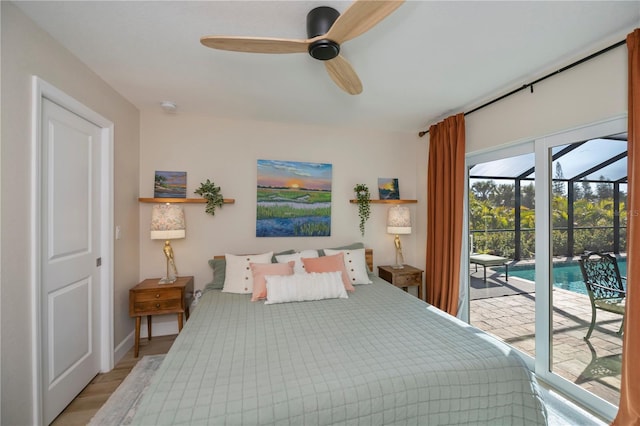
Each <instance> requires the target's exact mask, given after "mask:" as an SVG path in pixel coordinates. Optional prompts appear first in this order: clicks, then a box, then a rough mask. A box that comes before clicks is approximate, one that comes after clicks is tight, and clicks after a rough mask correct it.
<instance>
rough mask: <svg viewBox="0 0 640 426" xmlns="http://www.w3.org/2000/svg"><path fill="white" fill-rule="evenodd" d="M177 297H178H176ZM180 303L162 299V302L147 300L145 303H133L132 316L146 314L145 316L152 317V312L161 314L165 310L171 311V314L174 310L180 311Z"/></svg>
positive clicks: (175, 300) (174, 300) (177, 300)
mask: <svg viewBox="0 0 640 426" xmlns="http://www.w3.org/2000/svg"><path fill="white" fill-rule="evenodd" d="M178 296H179V295H178ZM181 307H182V301H181V300H180V299H179V298H178V299H168V300H167V299H162V300H149V301H147V302H134V304H133V312H134V314H139V313H146V312H148V314H147V315H152V313H154V312H161V311H166V310H171V311H172V312H173V311H175V310H176V309H181Z"/></svg>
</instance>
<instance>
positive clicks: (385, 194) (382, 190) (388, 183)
mask: <svg viewBox="0 0 640 426" xmlns="http://www.w3.org/2000/svg"><path fill="white" fill-rule="evenodd" d="M378 192H379V194H380V199H381V200H399V199H400V190H399V189H398V179H397V178H378Z"/></svg>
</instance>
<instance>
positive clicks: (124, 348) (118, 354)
mask: <svg viewBox="0 0 640 426" xmlns="http://www.w3.org/2000/svg"><path fill="white" fill-rule="evenodd" d="M135 334H136V332H135V330H134V331H132V332H131V333H129V334H128V335H127V337H125V338H124V339H123V340H122V342H120V344H119V345H118V346H116V349H115V350H114V351H113V365H117V364H118V362H120V360H121V359H122V358H123V357H124V356H125V355H126V354H127V352H129V349H131V348H132V347H133V343H134V338H135Z"/></svg>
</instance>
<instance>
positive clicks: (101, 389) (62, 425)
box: [52, 335, 177, 426]
mask: <svg viewBox="0 0 640 426" xmlns="http://www.w3.org/2000/svg"><path fill="white" fill-rule="evenodd" d="M176 336H177V335H173V336H159V337H154V338H152V339H151V341H148V340H147V339H140V354H139V356H138V358H134V357H133V348H131V349H130V350H129V352H127V354H126V355H125V356H124V357H123V358H122V359H121V360H120V362H118V364H117V365H116V366H115V368H114V369H113V370H111V371H109V372H108V373H104V374H102V373H101V374H98V375H97V376H96V377H95V378H94V379H93V380H92V381H91V383H89V384H88V385H87V387H86V388H84V389H83V390H82V392H80V394H78V396H77V397H76V398H75V399H74V400H73V401H71V403H70V404H69V405H68V406H67V408H65V409H64V411H63V412H62V413H60V415H59V416H58V417H56V419H55V420H54V421H53V423H52V425H55V426H80V425H82V426H84V425H86V424H87V423H89V420H91V418H92V417H93V416H94V415H95V414H96V413H97V412H98V410H99V409H100V407H102V405H103V404H104V403H105V402H107V399H109V397H110V396H111V394H112V393H113V392H114V391H115V390H116V388H117V387H118V386H119V385H120V383H122V381H123V380H124V379H125V377H127V375H128V374H129V372H130V371H131V370H132V369H133V367H134V366H135V365H136V363H137V362H138V361H139V360H140V359H141V358H142V357H143V356H145V355H157V354H165V353H167V352H168V351H169V348H170V347H171V345H172V344H173V341H174V340H175V338H176Z"/></svg>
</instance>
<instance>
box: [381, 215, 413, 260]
mask: <svg viewBox="0 0 640 426" xmlns="http://www.w3.org/2000/svg"><path fill="white" fill-rule="evenodd" d="M387 233H388V234H395V236H396V237H395V238H394V240H393V243H394V244H395V247H396V264H395V265H393V266H392V268H393V269H402V268H404V265H403V264H404V256H403V255H402V244H400V234H410V233H411V211H410V210H409V208H408V207H403V206H393V207H391V208H389V212H388V214H387Z"/></svg>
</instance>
